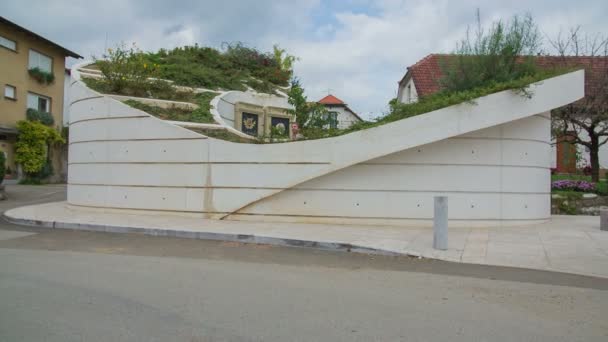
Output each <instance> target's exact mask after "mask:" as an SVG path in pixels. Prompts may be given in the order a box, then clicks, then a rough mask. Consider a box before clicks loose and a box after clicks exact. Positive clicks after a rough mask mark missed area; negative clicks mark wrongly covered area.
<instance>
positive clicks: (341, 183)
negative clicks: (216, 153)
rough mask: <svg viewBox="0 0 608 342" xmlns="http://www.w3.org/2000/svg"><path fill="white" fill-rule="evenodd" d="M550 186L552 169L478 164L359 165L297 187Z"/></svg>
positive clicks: (541, 189)
mask: <svg viewBox="0 0 608 342" xmlns="http://www.w3.org/2000/svg"><path fill="white" fill-rule="evenodd" d="M548 186H549V170H548V169H539V168H527V167H504V168H502V167H499V166H474V165H473V166H467V165H382V164H375V165H372V164H367V165H362V164H359V165H354V166H351V167H349V168H346V169H343V170H340V171H336V172H334V173H331V174H329V175H325V176H322V177H319V178H316V179H313V180H311V181H308V182H305V183H302V184H299V185H298V186H297V187H296V188H299V189H337V190H368V191H372V190H381V191H460V192H497V193H498V192H522V193H545V194H548V193H549V191H548V189H547V187H548Z"/></svg>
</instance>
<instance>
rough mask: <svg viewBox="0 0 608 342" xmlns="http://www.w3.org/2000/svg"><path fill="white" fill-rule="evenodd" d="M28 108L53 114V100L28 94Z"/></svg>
mask: <svg viewBox="0 0 608 342" xmlns="http://www.w3.org/2000/svg"><path fill="white" fill-rule="evenodd" d="M27 108H32V109H35V110H37V111H40V112H47V113H50V112H51V99H50V98H48V97H46V96H42V95H38V94H33V93H28V94H27Z"/></svg>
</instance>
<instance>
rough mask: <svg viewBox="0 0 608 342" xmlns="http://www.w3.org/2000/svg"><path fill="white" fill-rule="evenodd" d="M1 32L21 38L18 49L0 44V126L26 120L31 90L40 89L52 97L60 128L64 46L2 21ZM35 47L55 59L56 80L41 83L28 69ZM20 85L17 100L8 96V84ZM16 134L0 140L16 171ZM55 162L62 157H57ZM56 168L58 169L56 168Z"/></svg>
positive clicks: (56, 120)
mask: <svg viewBox="0 0 608 342" xmlns="http://www.w3.org/2000/svg"><path fill="white" fill-rule="evenodd" d="M0 35H1V36H3V37H5V38H8V39H11V40H13V41H16V42H17V51H13V50H10V49H7V48H5V47H2V46H0V126H2V127H7V128H15V127H16V124H17V121H19V120H25V117H26V116H25V112H26V110H27V94H28V92H32V93H36V94H39V95H43V96H46V97H49V98H50V99H51V114H52V115H53V118H54V119H55V127H56V128H57V129H60V128H61V126H62V122H63V91H64V88H63V87H64V78H65V55H64V53H63V51H62V50H60V49H58V48H56V47H54V46H52V45H49V44H48V43H45V42H44V41H42V40H39V39H37V38H35V37H32V36H30V35H28V34H27V33H25V32H22V31H19V30H17V29H15V28H13V27H10V26H7V25H5V24H3V23H0ZM30 49H34V50H36V51H38V52H40V53H43V54H45V55H47V56H49V57H51V58H52V59H53V64H52V71H53V74H54V75H55V80H54V82H53V83H51V84H49V85H46V84H41V83H39V82H38V81H36V80H35V79H34V78H32V77H31V76H30V75H29V73H28V64H29V51H30ZM7 84H8V85H11V86H14V87H16V91H15V95H16V100H11V99H7V98H5V97H4V88H5V86H6V85H7ZM14 142H15V137H14V136H8V137H7V139H6V140H0V151H4V152H6V154H7V167H10V168H11V170H12V171H13V173H14V172H15V170H16V167H15V162H14ZM53 164H54V166H55V165H57V166H59V164H58V161H55V160H53ZM55 171H58V169H57V168H55Z"/></svg>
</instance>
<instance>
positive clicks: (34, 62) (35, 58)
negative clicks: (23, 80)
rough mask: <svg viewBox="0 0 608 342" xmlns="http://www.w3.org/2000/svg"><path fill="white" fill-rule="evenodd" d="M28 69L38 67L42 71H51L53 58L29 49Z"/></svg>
mask: <svg viewBox="0 0 608 342" xmlns="http://www.w3.org/2000/svg"><path fill="white" fill-rule="evenodd" d="M28 68H29V69H34V68H38V69H40V70H42V71H46V72H53V59H52V58H51V57H49V56H47V55H43V54H41V53H40V52H38V51H35V50H30V61H29V65H28Z"/></svg>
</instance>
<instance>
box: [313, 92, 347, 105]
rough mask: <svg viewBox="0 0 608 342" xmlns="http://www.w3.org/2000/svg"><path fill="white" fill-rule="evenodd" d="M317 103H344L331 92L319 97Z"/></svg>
mask: <svg viewBox="0 0 608 342" xmlns="http://www.w3.org/2000/svg"><path fill="white" fill-rule="evenodd" d="M319 103H320V104H324V105H343V104H345V103H344V101H342V100H340V99H339V98H337V97H335V96H333V95H331V94H329V95H327V96H325V97H324V98H322V99H320V100H319Z"/></svg>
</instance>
